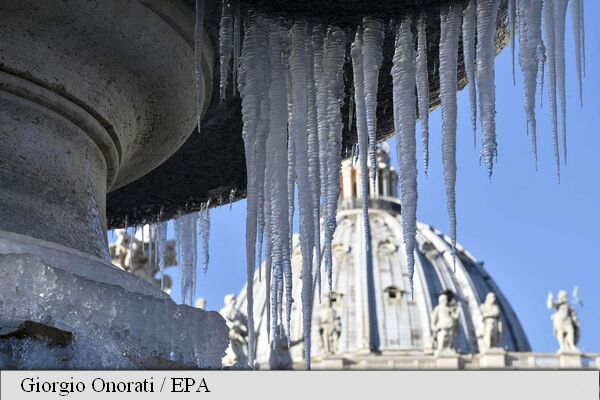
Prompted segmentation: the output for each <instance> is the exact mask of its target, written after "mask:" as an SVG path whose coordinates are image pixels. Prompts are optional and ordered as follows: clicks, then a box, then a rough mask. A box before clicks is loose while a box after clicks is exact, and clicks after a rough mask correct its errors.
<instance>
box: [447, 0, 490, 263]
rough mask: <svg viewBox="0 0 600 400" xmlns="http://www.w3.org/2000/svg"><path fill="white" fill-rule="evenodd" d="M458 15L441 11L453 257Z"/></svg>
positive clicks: (455, 10) (456, 8)
mask: <svg viewBox="0 0 600 400" xmlns="http://www.w3.org/2000/svg"><path fill="white" fill-rule="evenodd" d="M482 2H485V0H481V1H480V2H478V7H479V4H480V3H482ZM461 15H462V7H461V6H460V5H450V6H447V7H444V8H442V11H441V35H440V100H441V103H442V164H443V167H444V186H445V188H446V205H447V209H448V217H449V220H450V232H449V233H450V240H451V241H452V255H453V257H454V255H455V252H456V118H457V104H456V79H457V78H456V67H457V62H458V38H459V33H460V19H461ZM478 17H479V15H478ZM478 23H479V22H478ZM478 46H479V44H478ZM478 57H479V51H478ZM492 62H493V58H492ZM480 93H481V89H480ZM480 108H481V107H480ZM482 112H483V111H482ZM482 118H483V117H482Z"/></svg>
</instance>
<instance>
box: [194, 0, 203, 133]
mask: <svg viewBox="0 0 600 400" xmlns="http://www.w3.org/2000/svg"><path fill="white" fill-rule="evenodd" d="M203 51H204V0H196V25H195V27H194V52H195V59H196V97H197V108H198V110H197V114H198V116H197V117H198V133H200V121H201V120H202V109H203V108H204V91H205V87H204V66H203V65H202V53H203Z"/></svg>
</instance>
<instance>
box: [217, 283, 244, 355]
mask: <svg viewBox="0 0 600 400" xmlns="http://www.w3.org/2000/svg"><path fill="white" fill-rule="evenodd" d="M224 303H225V305H224V306H223V308H222V309H221V311H219V313H220V314H221V315H222V316H223V318H225V322H226V323H227V327H228V328H229V347H228V348H227V351H226V354H225V358H223V365H235V364H246V363H247V362H248V320H247V318H246V316H245V315H244V314H243V313H242V312H241V311H240V310H238V309H237V307H236V297H235V295H234V294H228V295H226V296H225V299H224Z"/></svg>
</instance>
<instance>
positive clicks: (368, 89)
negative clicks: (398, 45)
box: [362, 17, 384, 187]
mask: <svg viewBox="0 0 600 400" xmlns="http://www.w3.org/2000/svg"><path fill="white" fill-rule="evenodd" d="M363 28H364V32H363V42H364V44H363V46H364V49H363V56H362V58H363V65H364V69H363V72H364V88H365V93H364V94H365V107H366V118H367V129H368V132H369V158H370V160H371V185H372V186H373V187H375V178H376V175H377V168H376V165H377V86H378V84H379V70H380V69H381V62H382V60H383V51H382V46H383V38H384V26H383V23H382V22H381V21H379V20H377V19H373V18H370V17H365V18H363Z"/></svg>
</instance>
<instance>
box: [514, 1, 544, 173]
mask: <svg viewBox="0 0 600 400" xmlns="http://www.w3.org/2000/svg"><path fill="white" fill-rule="evenodd" d="M518 6H519V8H518V10H517V12H518V20H519V65H520V66H521V71H522V73H523V83H524V85H525V113H526V115H527V131H528V132H531V147H532V151H533V156H534V160H535V165H536V168H537V128H536V125H537V124H536V119H535V98H536V90H537V78H538V76H537V74H538V70H539V64H540V62H542V63H543V58H542V59H540V57H542V56H543V55H540V53H539V49H540V45H541V43H542V33H541V25H542V0H519V4H518Z"/></svg>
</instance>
